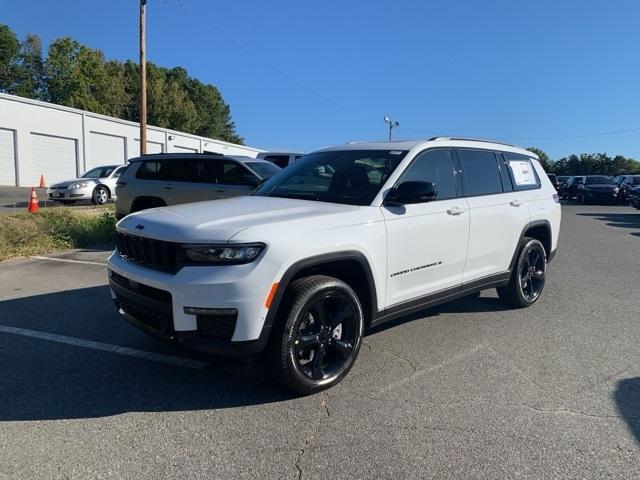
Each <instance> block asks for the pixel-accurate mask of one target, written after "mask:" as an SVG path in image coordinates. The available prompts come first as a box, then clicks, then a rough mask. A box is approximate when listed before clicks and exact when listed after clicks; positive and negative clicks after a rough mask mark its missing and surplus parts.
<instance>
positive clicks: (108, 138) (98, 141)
mask: <svg viewBox="0 0 640 480" xmlns="http://www.w3.org/2000/svg"><path fill="white" fill-rule="evenodd" d="M124 140H125V139H124V137H117V136H115V135H106V134H104V133H99V132H89V148H88V149H87V159H86V162H85V163H86V169H87V170H91V169H92V168H93V167H101V166H103V165H122V164H123V163H124V162H125V155H124Z"/></svg>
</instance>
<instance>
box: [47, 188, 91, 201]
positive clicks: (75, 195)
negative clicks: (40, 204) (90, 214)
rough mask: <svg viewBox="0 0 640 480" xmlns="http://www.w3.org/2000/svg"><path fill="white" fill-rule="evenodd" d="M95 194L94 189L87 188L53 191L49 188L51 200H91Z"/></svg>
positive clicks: (48, 193) (48, 192)
mask: <svg viewBox="0 0 640 480" xmlns="http://www.w3.org/2000/svg"><path fill="white" fill-rule="evenodd" d="M92 194H93V188H92V187H85V188H73V189H70V188H65V189H61V190H58V189H53V188H49V189H48V190H47V197H48V198H49V200H58V201H59V200H66V201H69V200H74V201H77V200H91V196H92Z"/></svg>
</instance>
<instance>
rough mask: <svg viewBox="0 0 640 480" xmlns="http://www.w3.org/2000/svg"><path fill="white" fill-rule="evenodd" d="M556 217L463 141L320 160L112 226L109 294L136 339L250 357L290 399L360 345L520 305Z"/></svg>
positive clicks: (347, 151) (508, 168)
mask: <svg viewBox="0 0 640 480" xmlns="http://www.w3.org/2000/svg"><path fill="white" fill-rule="evenodd" d="M559 229H560V205H559V203H558V197H557V195H556V191H555V190H554V188H553V186H552V185H551V182H550V181H549V179H548V178H547V175H546V174H545V172H544V170H543V169H542V167H541V165H540V163H539V162H538V160H537V158H536V156H535V155H534V154H532V153H531V152H528V151H527V150H524V149H521V148H518V147H514V146H510V145H504V144H499V143H493V142H487V141H479V140H473V139H462V138H433V139H430V140H425V141H411V142H389V143H387V142H383V143H351V144H347V145H340V146H336V147H331V148H325V149H322V150H318V151H316V152H313V153H310V154H307V155H305V157H304V158H302V159H301V160H299V161H298V162H296V163H294V164H293V165H291V166H290V167H289V168H287V169H285V170H283V171H282V172H280V173H278V174H277V175H276V176H274V177H272V178H271V179H269V180H267V181H266V182H265V183H263V184H262V185H261V186H260V187H259V188H258V190H257V191H256V192H255V193H254V194H253V195H251V196H245V197H236V198H230V199H225V200H216V201H208V202H201V203H192V204H188V205H179V206H171V207H163V208H156V209H152V210H147V211H144V212H139V213H134V214H131V215H129V216H127V217H125V218H124V219H123V220H121V221H120V222H119V223H118V225H117V230H118V233H117V235H118V240H117V249H116V250H115V251H114V253H113V254H112V255H111V257H110V259H109V282H110V286H111V291H112V295H113V299H114V301H115V303H116V305H117V308H118V309H119V312H120V313H121V314H122V315H124V316H125V318H126V319H127V320H128V321H129V322H131V323H132V324H134V325H135V326H137V327H139V328H140V329H142V330H144V331H146V332H148V333H150V334H152V335H155V336H157V337H160V338H163V339H166V340H170V341H173V342H177V343H179V344H181V345H183V346H185V347H187V348H190V349H193V350H197V351H200V352H208V353H214V354H240V355H245V356H249V355H255V354H260V353H262V354H264V355H265V356H266V359H267V361H268V363H269V365H270V367H271V370H272V371H273V373H274V375H275V377H276V379H277V380H278V381H280V382H281V383H282V384H284V385H285V386H287V387H289V388H292V389H294V390H296V391H298V392H301V393H311V392H317V391H319V390H322V389H325V388H327V387H330V386H332V385H335V384H336V383H338V382H339V381H340V380H341V379H342V378H344V376H345V375H347V373H348V372H349V370H350V369H351V367H352V365H353V363H354V361H355V359H356V356H357V354H358V350H359V349H360V345H361V343H362V336H363V332H364V331H365V330H366V329H367V328H368V327H371V326H374V325H378V324H380V323H381V322H385V321H388V320H391V319H394V318H397V317H400V316H404V315H407V314H410V313H412V312H416V311H419V310H421V309H424V308H426V307H430V306H433V305H436V304H438V303H441V302H445V301H449V300H452V299H455V298H459V297H462V296H466V295H469V294H472V293H475V292H478V291H480V290H483V289H488V288H497V290H498V294H499V296H500V298H502V299H503V300H504V301H505V302H507V303H508V304H509V305H512V306H514V307H528V306H530V305H532V304H533V303H535V302H536V301H537V300H538V298H539V297H540V294H541V293H542V290H543V288H544V284H545V277H546V269H547V262H548V261H549V260H551V258H552V257H553V255H554V254H555V252H556V247H557V244H558V234H559Z"/></svg>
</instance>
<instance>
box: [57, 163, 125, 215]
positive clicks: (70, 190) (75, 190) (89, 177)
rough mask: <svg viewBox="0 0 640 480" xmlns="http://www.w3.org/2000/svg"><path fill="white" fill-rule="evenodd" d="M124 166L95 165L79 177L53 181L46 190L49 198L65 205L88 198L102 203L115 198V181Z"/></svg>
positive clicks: (97, 203) (98, 203) (99, 203)
mask: <svg viewBox="0 0 640 480" xmlns="http://www.w3.org/2000/svg"><path fill="white" fill-rule="evenodd" d="M126 167H127V166H126V165H107V166H104V167H96V168H93V169H91V170H89V171H88V172H87V173H85V174H84V175H82V176H81V177H80V178H75V179H73V180H65V181H63V182H58V183H54V184H53V185H51V186H50V187H49V188H48V190H47V194H48V197H49V200H55V201H56V202H60V203H63V204H67V205H70V204H73V203H75V202H78V201H81V200H90V201H91V202H92V203H93V204H94V205H104V204H105V203H107V202H108V201H109V200H110V199H115V198H116V182H117V180H118V177H119V176H120V175H121V174H122V172H123V171H124V169H125V168H126Z"/></svg>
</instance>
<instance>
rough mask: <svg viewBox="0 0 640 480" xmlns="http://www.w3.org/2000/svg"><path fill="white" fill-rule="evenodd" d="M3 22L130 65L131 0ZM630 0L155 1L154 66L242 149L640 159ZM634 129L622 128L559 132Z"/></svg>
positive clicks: (17, 4) (40, 3)
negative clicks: (385, 144)
mask: <svg viewBox="0 0 640 480" xmlns="http://www.w3.org/2000/svg"><path fill="white" fill-rule="evenodd" d="M1 10H2V15H1V16H0V23H7V24H8V25H9V26H10V27H11V28H12V29H13V30H14V31H15V32H16V33H17V34H18V35H19V36H20V37H21V38H23V37H24V35H25V34H27V33H38V34H40V36H41V37H42V39H43V41H44V43H45V45H47V44H48V43H49V42H51V41H52V40H54V39H55V38H58V37H61V36H67V35H68V36H72V37H74V38H76V39H77V40H79V41H80V42H82V43H84V44H86V45H89V46H91V47H93V48H98V49H101V50H102V51H104V53H105V54H106V56H107V57H108V58H117V59H120V60H125V59H135V58H136V57H137V54H138V53H137V28H138V24H137V14H138V2H137V0H109V1H95V0H94V1H89V0H58V1H55V2H54V1H50V0H46V1H44V0H32V1H30V2H24V1H22V0H2V9H1ZM638 18H640V2H638V1H637V0H608V1H606V2H605V1H601V0H535V1H532V0H485V1H483V0H457V1H450V0H429V1H425V0H395V1H385V2H382V1H377V0H370V1H366V0H342V1H338V0H325V1H322V2H309V1H303V0H282V1H275V0H273V1H264V0H262V1H260V0H246V1H241V0H237V1H233V2H230V1H221V0H208V1H207V0H149V7H148V58H149V60H151V61H154V62H156V63H158V64H160V65H163V66H176V65H179V66H182V67H185V68H186V69H187V70H188V71H189V73H190V74H191V75H192V76H195V77H197V78H199V79H200V80H202V81H205V82H208V83H213V84H215V85H216V86H218V88H220V90H221V91H222V94H223V96H224V98H225V100H226V101H227V102H228V103H229V104H230V105H231V109H232V115H233V118H234V120H235V122H236V126H237V128H238V132H239V133H240V134H241V135H242V136H244V137H245V139H246V143H247V144H248V145H252V146H257V147H262V148H268V149H274V148H292V149H300V150H303V151H308V150H311V149H314V148H317V147H321V146H324V145H328V144H334V143H342V142H345V141H350V140H376V139H382V138H385V136H386V129H385V128H386V127H385V125H384V123H383V121H382V117H383V115H385V114H388V115H390V116H391V117H392V118H393V119H396V120H398V121H400V126H401V128H400V129H398V130H397V131H396V132H395V134H394V137H396V138H422V137H427V136H430V135H437V134H444V135H446V134H451V135H467V136H474V137H487V138H495V139H502V140H506V141H510V142H513V143H517V144H522V145H525V146H530V145H536V146H538V147H540V148H542V149H544V150H545V151H547V152H548V153H549V154H550V156H551V157H552V158H559V157H561V156H563V155H566V154H569V153H574V152H577V153H580V152H607V153H609V154H613V155H615V154H618V153H620V154H623V155H628V156H633V157H635V158H640V109H639V106H640V29H639V28H638ZM628 129H637V130H634V131H630V132H624V133H618V134H612V135H598V136H588V137H582V138H562V139H560V138H557V137H567V136H577V135H587V134H592V133H604V132H611V131H619V130H628Z"/></svg>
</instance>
